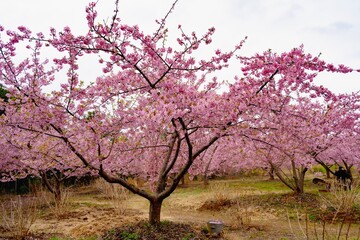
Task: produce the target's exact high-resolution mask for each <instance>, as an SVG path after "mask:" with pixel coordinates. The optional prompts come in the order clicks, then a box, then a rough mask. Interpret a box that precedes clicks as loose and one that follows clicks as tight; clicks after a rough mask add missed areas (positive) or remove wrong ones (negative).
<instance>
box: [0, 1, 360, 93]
mask: <svg viewBox="0 0 360 240" xmlns="http://www.w3.org/2000/svg"><path fill="white" fill-rule="evenodd" d="M88 2H90V1H89V0H82V1H74V0H62V1H55V0H32V1H29V0H1V1H0V9H1V10H0V11H1V13H0V25H3V26H4V27H5V28H15V27H17V26H19V25H24V26H27V27H29V28H30V29H32V30H33V31H34V32H38V31H42V32H45V33H47V32H48V30H49V28H50V26H53V27H55V28H63V27H64V26H70V27H71V28H72V29H73V31H74V32H76V33H84V31H85V28H86V20H85V6H86V5H87V3H88ZM119 2H120V6H119V9H120V18H121V19H122V20H123V22H124V23H129V24H130V25H134V24H138V25H139V26H140V28H141V29H142V30H143V31H144V32H149V33H151V32H152V31H153V30H155V29H156V26H157V25H156V24H155V19H160V18H162V17H163V16H164V15H165V14H166V12H167V11H168V9H169V8H170V6H171V5H172V2H173V1H172V0H120V1H119ZM113 9H114V0H99V3H98V10H99V20H100V19H105V18H107V17H111V16H112V14H113ZM359 14H360V1H359V0H301V1H299V0H221V1H220V0H179V2H178V4H177V5H176V8H175V11H174V12H173V14H172V15H170V17H169V21H168V25H169V26H172V27H173V29H174V30H170V37H171V36H174V37H176V36H177V35H176V34H177V32H176V27H177V26H178V24H181V25H182V26H183V28H184V30H185V31H188V32H191V31H193V30H194V31H196V32H197V33H199V34H200V33H204V32H205V31H206V30H207V29H208V28H209V27H212V26H214V27H215V28H216V33H215V37H214V47H215V48H221V49H231V47H232V46H234V45H235V44H237V43H238V42H239V41H240V40H241V39H243V38H244V37H245V36H248V40H247V42H246V44H245V45H244V48H243V50H242V53H243V54H245V55H251V54H253V53H255V52H262V51H265V50H267V49H272V50H273V51H275V52H283V51H288V50H290V49H292V48H294V47H298V46H300V45H301V44H304V46H305V50H306V51H307V52H309V53H311V54H313V55H318V54H319V53H322V58H323V59H324V60H326V61H328V62H332V63H335V64H338V63H343V64H345V65H348V66H350V67H353V68H355V69H359V68H360V44H359V43H360V16H359ZM234 74H236V73H234ZM320 82H321V84H323V85H325V86H326V87H328V88H330V89H331V90H334V91H336V92H352V91H359V90H360V73H355V74H350V75H336V76H331V77H329V76H325V75H324V76H320Z"/></svg>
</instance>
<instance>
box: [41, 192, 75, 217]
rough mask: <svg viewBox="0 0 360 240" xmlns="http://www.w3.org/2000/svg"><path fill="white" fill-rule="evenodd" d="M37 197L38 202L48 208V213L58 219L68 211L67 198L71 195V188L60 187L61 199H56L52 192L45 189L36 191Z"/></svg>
mask: <svg viewBox="0 0 360 240" xmlns="http://www.w3.org/2000/svg"><path fill="white" fill-rule="evenodd" d="M36 194H37V198H38V201H39V203H41V204H42V205H43V206H44V205H45V206H47V207H48V208H49V213H50V214H52V215H54V216H55V217H56V218H58V219H60V218H62V216H64V215H65V214H66V213H67V212H68V211H69V199H70V197H71V196H72V192H71V189H69V188H62V189H61V199H60V200H58V201H56V200H55V197H54V194H52V193H51V192H49V191H48V190H46V189H41V190H39V191H37V193H36Z"/></svg>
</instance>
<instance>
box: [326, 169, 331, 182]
mask: <svg viewBox="0 0 360 240" xmlns="http://www.w3.org/2000/svg"><path fill="white" fill-rule="evenodd" d="M325 171H326V178H327V179H330V178H331V176H330V171H329V169H328V168H325Z"/></svg>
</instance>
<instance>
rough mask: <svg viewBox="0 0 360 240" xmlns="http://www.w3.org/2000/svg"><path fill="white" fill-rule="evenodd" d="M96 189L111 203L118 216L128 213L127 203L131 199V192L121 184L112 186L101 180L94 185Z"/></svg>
mask: <svg viewBox="0 0 360 240" xmlns="http://www.w3.org/2000/svg"><path fill="white" fill-rule="evenodd" d="M94 185H95V187H96V188H97V189H98V190H99V191H100V192H101V193H102V194H103V195H104V196H105V197H106V198H107V199H109V200H110V201H111V205H112V207H113V208H114V210H115V212H116V213H117V214H118V215H123V214H124V213H125V211H126V205H125V201H126V200H128V199H129V197H130V192H129V191H128V190H127V189H125V188H124V187H122V186H121V185H119V184H111V183H108V182H106V181H105V180H104V179H102V178H99V179H97V180H96V181H95V183H94Z"/></svg>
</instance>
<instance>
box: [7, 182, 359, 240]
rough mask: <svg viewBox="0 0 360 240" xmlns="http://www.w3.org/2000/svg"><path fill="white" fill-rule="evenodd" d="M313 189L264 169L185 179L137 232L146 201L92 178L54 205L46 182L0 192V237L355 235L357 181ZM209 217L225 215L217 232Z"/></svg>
mask: <svg viewBox="0 0 360 240" xmlns="http://www.w3.org/2000/svg"><path fill="white" fill-rule="evenodd" d="M319 190H322V187H321V186H317V185H314V184H312V182H311V179H308V180H307V181H306V185H305V191H306V194H304V195H302V196H296V195H294V194H292V192H291V191H290V190H289V189H288V188H286V187H285V185H283V184H282V183H281V182H279V181H278V180H275V181H269V180H268V179H267V178H266V176H251V177H248V176H243V177H238V178H231V179H216V180H211V181H210V184H209V185H207V186H204V185H203V183H202V182H200V181H186V183H185V185H183V186H180V187H179V188H178V189H177V190H176V191H175V192H174V193H173V194H172V195H171V196H170V197H169V198H168V199H166V200H165V201H164V203H163V208H162V225H163V228H164V230H163V231H164V232H165V233H154V234H155V235H151V236H152V237H148V238H146V237H142V238H141V236H142V235H141V234H140V232H141V231H143V230H144V229H150V228H151V227H150V226H148V225H147V224H146V222H144V221H146V219H147V217H148V203H147V201H146V200H144V199H142V198H140V197H138V196H136V195H133V194H131V193H129V192H127V191H126V190H124V189H123V188H121V187H120V186H112V185H110V184H108V183H105V182H103V181H102V180H100V179H98V180H96V182H95V183H93V184H91V185H89V186H81V187H72V188H69V189H66V190H65V192H64V193H65V197H64V201H63V202H62V203H60V204H58V205H57V206H55V205H54V202H53V201H52V196H51V195H50V194H49V193H47V192H46V191H45V190H42V191H38V192H37V193H36V194H29V195H23V196H15V195H0V198H1V204H0V212H1V215H2V216H1V217H0V240H2V239H50V240H72V239H74V240H75V239H77V240H95V239H104V240H105V239H108V240H111V239H127V240H131V239H180V240H190V239H194V240H195V239H228V240H238V239H359V231H360V225H359V219H360V201H359V190H358V188H356V187H355V188H353V189H352V190H351V191H331V192H322V191H319ZM209 220H221V221H223V222H224V229H223V231H222V234H221V236H210V235H209V233H207V228H206V223H207V221H209ZM179 226H182V227H179ZM177 228H179V229H177ZM131 231H133V232H131ZM149 231H150V230H149ZM151 231H153V230H151ZM170 232H171V234H173V235H167V234H170ZM145 234H150V233H145ZM162 234H163V235H162ZM140 235H141V236H140ZM120 236H121V237H120ZM149 236H150V235H149Z"/></svg>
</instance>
